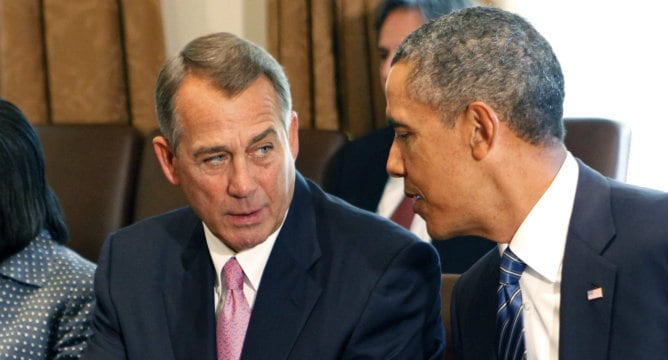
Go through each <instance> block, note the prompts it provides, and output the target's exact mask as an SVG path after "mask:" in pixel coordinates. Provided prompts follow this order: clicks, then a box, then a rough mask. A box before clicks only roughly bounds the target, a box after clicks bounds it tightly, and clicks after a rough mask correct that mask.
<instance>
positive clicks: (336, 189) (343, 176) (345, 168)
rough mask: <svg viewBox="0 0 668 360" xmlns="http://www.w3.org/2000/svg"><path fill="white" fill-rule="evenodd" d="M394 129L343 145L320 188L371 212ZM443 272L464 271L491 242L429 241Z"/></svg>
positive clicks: (464, 238) (469, 239)
mask: <svg viewBox="0 0 668 360" xmlns="http://www.w3.org/2000/svg"><path fill="white" fill-rule="evenodd" d="M393 139H394V130H393V129H392V127H391V126H386V127H384V128H382V129H380V130H376V131H374V132H371V133H370V134H368V135H365V136H363V137H361V138H359V139H356V140H354V141H351V142H349V143H347V144H346V145H345V146H343V147H342V148H341V149H340V150H339V151H338V152H337V153H336V154H335V155H334V157H333V158H332V160H331V161H330V163H329V164H328V167H327V171H326V174H325V179H324V185H323V188H324V189H325V191H327V192H329V193H331V194H333V195H336V196H338V197H340V198H342V199H343V200H346V201H348V202H349V203H351V204H353V205H355V206H357V207H360V208H362V209H364V210H368V211H371V212H375V211H376V210H377V209H378V203H380V198H381V197H382V196H383V190H384V189H385V183H387V179H388V177H389V175H388V174H387V170H386V166H385V165H386V163H387V157H388V155H389V154H390V147H391V146H392V140H393ZM432 245H433V246H434V247H435V248H436V250H437V252H438V254H439V256H440V258H441V267H442V269H441V270H442V271H443V272H444V273H457V274H459V273H462V272H464V271H466V270H467V269H468V268H469V267H470V266H471V265H472V264H473V263H474V262H476V261H477V260H478V259H479V258H480V257H481V256H482V255H484V254H485V253H486V252H487V251H489V249H491V248H493V247H494V243H493V242H491V241H489V240H487V239H483V238H480V237H475V236H462V237H457V238H453V239H448V240H447V241H433V242H432Z"/></svg>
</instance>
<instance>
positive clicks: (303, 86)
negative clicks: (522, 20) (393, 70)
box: [267, 0, 504, 138]
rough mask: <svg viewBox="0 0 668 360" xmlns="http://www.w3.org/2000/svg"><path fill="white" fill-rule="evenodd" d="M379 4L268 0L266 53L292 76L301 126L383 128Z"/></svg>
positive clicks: (490, 0) (358, 131)
mask: <svg viewBox="0 0 668 360" xmlns="http://www.w3.org/2000/svg"><path fill="white" fill-rule="evenodd" d="M378 3H379V0H268V7H267V9H268V14H267V18H268V19H267V22H268V24H267V27H268V35H269V36H268V48H269V52H271V53H272V55H274V56H275V57H276V59H277V60H278V61H279V62H280V63H281V64H282V65H283V67H284V68H285V71H286V73H287V75H288V79H290V83H291V88H292V92H293V94H292V95H293V100H294V108H295V110H296V111H297V112H298V114H299V118H300V126H301V127H305V128H318V129H336V130H341V131H344V132H346V133H347V134H348V136H349V137H351V138H355V137H359V136H361V135H363V134H365V133H367V132H369V131H371V130H373V129H377V128H381V127H383V126H385V124H386V120H385V96H384V89H383V88H382V87H381V85H380V79H379V75H378V66H379V60H378V56H377V52H376V44H377V34H376V31H375V28H374V20H375V10H376V6H377V5H378ZM479 3H481V4H484V5H488V6H499V5H502V4H503V3H504V1H499V0H496V1H494V0H483V1H479Z"/></svg>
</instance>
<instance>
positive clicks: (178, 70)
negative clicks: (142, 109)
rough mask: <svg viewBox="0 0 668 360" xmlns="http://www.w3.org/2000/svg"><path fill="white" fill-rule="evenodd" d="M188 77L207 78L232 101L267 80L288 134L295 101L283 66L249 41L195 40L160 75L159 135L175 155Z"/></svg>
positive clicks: (213, 36)
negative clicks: (179, 102)
mask: <svg viewBox="0 0 668 360" xmlns="http://www.w3.org/2000/svg"><path fill="white" fill-rule="evenodd" d="M189 74H193V75H196V76H200V77H204V78H206V79H208V80H209V81H210V82H211V84H212V85H213V86H214V87H216V88H217V89H219V90H221V91H222V92H223V93H224V94H225V95H226V96H229V97H233V96H235V95H238V94H240V93H241V92H243V91H244V90H245V89H247V88H248V87H249V86H250V85H251V84H252V83H253V82H254V81H255V80H256V79H258V78H259V77H260V76H265V77H266V78H267V79H268V80H269V81H270V82H271V85H272V86H273V88H274V90H275V91H276V95H277V100H278V104H279V107H280V110H281V114H282V116H283V123H284V126H285V129H286V130H287V128H288V126H289V119H290V112H291V111H292V97H291V95H290V84H289V82H288V79H287V77H286V75H285V72H284V71H283V68H282V67H281V65H280V64H279V63H278V62H277V61H276V59H274V58H273V57H272V56H271V55H270V54H269V53H268V52H266V51H265V50H264V49H262V48H261V47H259V46H257V45H255V44H253V43H251V42H250V41H247V40H244V39H241V38H239V37H237V36H235V35H232V34H229V33H215V34H210V35H206V36H202V37H199V38H196V39H195V40H193V41H191V42H190V43H188V44H187V45H186V46H185V48H184V49H183V50H182V51H181V53H180V54H179V55H177V56H176V57H174V58H172V59H170V60H169V61H168V62H167V63H166V64H165V65H164V66H163V68H162V70H161V71H160V74H159V76H158V81H157V86H156V90H155V100H156V110H157V113H158V125H159V126H160V131H161V132H162V134H163V135H164V136H165V137H166V138H167V140H168V141H169V143H170V144H171V146H172V150H173V151H174V152H176V149H177V147H178V141H179V135H180V129H179V124H178V121H177V119H176V114H175V96H176V92H177V91H178V89H179V87H180V86H181V84H182V82H183V80H184V79H185V77H186V76H187V75H189Z"/></svg>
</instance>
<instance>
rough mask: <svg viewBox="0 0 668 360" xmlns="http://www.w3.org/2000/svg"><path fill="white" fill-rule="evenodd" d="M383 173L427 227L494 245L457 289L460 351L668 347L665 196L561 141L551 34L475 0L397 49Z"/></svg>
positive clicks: (553, 354) (609, 352) (515, 354)
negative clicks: (610, 174)
mask: <svg viewBox="0 0 668 360" xmlns="http://www.w3.org/2000/svg"><path fill="white" fill-rule="evenodd" d="M386 91H387V99H388V105H387V113H388V116H389V117H390V118H391V120H390V122H391V123H392V124H393V127H394V131H395V140H394V142H393V144H392V148H391V150H390V155H389V159H388V161H387V170H388V172H389V173H390V174H391V175H393V176H397V177H403V178H404V179H405V192H406V193H407V194H408V195H409V196H411V197H413V198H414V199H415V210H416V212H417V213H418V214H420V215H421V216H422V217H424V219H425V220H426V222H427V229H428V231H429V233H430V235H432V236H434V237H436V238H449V237H453V236H461V235H477V236H482V237H485V238H488V239H491V240H494V241H495V242H497V243H498V249H493V250H492V251H490V252H489V253H488V254H487V255H485V256H484V257H483V258H482V259H481V260H480V261H478V262H477V263H476V264H475V265H473V266H472V267H471V269H470V270H468V271H467V272H466V273H464V274H463V275H462V276H461V278H460V279H459V281H458V282H457V284H456V285H455V289H454V291H453V297H452V309H451V310H452V311H451V313H452V329H453V334H452V336H453V337H454V344H453V345H454V347H455V352H456V353H457V358H458V359H496V358H498V359H661V358H665V357H666V354H668V342H667V341H666V339H668V282H667V281H666V280H665V279H666V278H667V277H668V227H667V226H666V219H668V194H666V193H662V192H658V191H654V190H649V189H642V188H637V187H633V186H630V185H627V184H623V183H619V182H616V181H614V180H611V179H608V178H605V177H603V176H602V175H600V174H599V173H597V172H596V171H594V170H592V169H591V168H589V167H587V166H586V165H585V164H584V163H582V162H581V161H579V160H577V159H575V158H574V157H573V156H572V155H571V154H570V153H569V152H568V151H567V150H566V148H565V146H564V144H563V138H564V126H563V120H562V112H563V100H564V79H563V74H562V72H561V67H560V65H559V62H558V61H557V58H556V56H555V54H554V53H553V51H552V49H551V47H550V45H549V44H548V42H547V41H546V40H545V39H544V38H543V37H542V36H541V35H540V34H539V33H538V32H537V31H536V29H534V28H533V27H532V26H531V25H530V24H529V23H528V22H527V21H525V20H524V19H522V18H521V17H519V16H517V15H514V14H511V13H509V12H506V11H503V10H500V9H494V8H485V7H477V8H470V9H464V10H460V11H457V12H454V13H452V14H450V15H447V16H445V17H442V18H440V19H438V20H436V21H434V22H432V23H430V24H427V25H425V26H423V27H421V28H420V29H418V30H417V31H415V32H414V33H412V34H411V35H410V36H409V37H408V38H407V39H406V41H405V42H404V43H403V44H402V45H401V46H400V47H399V49H398V50H397V53H396V55H395V57H394V59H393V65H392V68H391V70H390V74H389V77H388V83H387V89H386Z"/></svg>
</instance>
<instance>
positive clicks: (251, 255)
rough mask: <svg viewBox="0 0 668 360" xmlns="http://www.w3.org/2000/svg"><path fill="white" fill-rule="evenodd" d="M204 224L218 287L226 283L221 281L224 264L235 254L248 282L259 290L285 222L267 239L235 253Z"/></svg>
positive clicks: (255, 290) (254, 288)
mask: <svg viewBox="0 0 668 360" xmlns="http://www.w3.org/2000/svg"><path fill="white" fill-rule="evenodd" d="M286 217H287V213H286V216H285V217H284V218H283V222H285V218H286ZM202 225H204V237H205V238H206V244H207V246H208V247H209V254H210V255H211V260H212V261H213V267H214V269H216V287H217V288H218V287H219V286H220V284H221V283H224V282H221V279H220V276H221V272H222V270H223V266H225V263H227V261H228V260H229V259H230V258H231V257H233V256H235V257H236V258H237V261H238V262H239V265H240V266H241V269H242V270H243V271H244V275H245V280H247V284H248V285H249V286H251V287H252V288H253V290H254V292H257V289H259V288H260V280H262V274H263V273H264V268H265V266H266V265H267V261H268V260H269V255H270V254H271V250H272V249H273V248H274V243H275V242H276V238H278V234H279V232H280V231H281V229H282V228H283V223H281V226H279V227H278V229H276V231H274V232H273V233H272V234H271V235H269V237H268V238H267V240H265V241H264V242H262V243H260V244H258V245H256V246H254V247H252V248H250V249H247V250H243V251H241V252H238V253H235V252H234V250H232V249H230V248H229V247H228V246H227V245H225V243H223V241H222V240H220V239H219V238H218V237H216V235H214V234H213V233H212V232H211V230H209V228H208V227H207V226H206V224H204V222H202ZM245 282H246V281H245Z"/></svg>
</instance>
